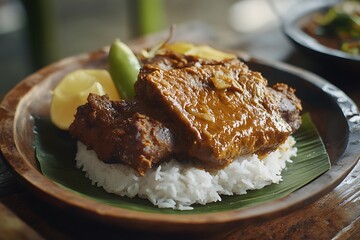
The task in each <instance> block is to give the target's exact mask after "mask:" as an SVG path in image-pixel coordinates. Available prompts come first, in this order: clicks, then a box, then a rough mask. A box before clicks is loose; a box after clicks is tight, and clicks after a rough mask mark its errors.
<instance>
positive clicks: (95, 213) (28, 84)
mask: <svg viewBox="0 0 360 240" xmlns="http://www.w3.org/2000/svg"><path fill="white" fill-rule="evenodd" d="M106 61H107V51H106V50H99V51H97V52H93V53H90V54H84V55H80V56H75V57H71V58H68V59H64V60H62V61H60V62H57V63H55V64H53V65H50V66H48V67H46V68H44V69H42V70H40V71H38V72H36V73H34V74H33V75H31V76H29V77H28V78H26V79H25V80H23V81H22V82H21V83H20V84H18V85H17V86H16V87H15V88H14V89H12V90H11V91H10V92H9V93H8V94H7V95H6V97H5V98H4V100H3V102H2V103H1V108H0V131H1V137H0V146H1V151H2V153H3V155H4V157H5V158H6V160H7V163H8V166H9V168H10V169H11V170H13V172H14V174H15V175H16V176H17V177H18V178H19V180H20V181H22V182H23V183H24V184H25V185H26V186H27V187H28V188H29V189H30V190H32V191H33V192H34V193H35V194H36V195H38V196H39V197H41V198H43V199H44V200H46V201H48V202H51V203H52V204H54V205H56V206H58V207H60V208H61V209H66V210H69V214H81V215H83V216H85V217H90V218H93V219H98V220H100V221H103V222H106V223H109V224H115V225H120V226H125V227H128V228H133V229H145V230H146V229H154V228H155V227H156V229H157V230H158V231H169V232H172V231H185V232H200V231H206V232H215V231H220V230H225V229H227V228H230V227H233V226H235V225H239V224H248V223H251V222H254V221H259V220H264V219H269V218H274V217H277V216H280V215H283V214H285V213H288V212H289V211H292V210H294V209H297V208H300V207H303V206H304V205H306V204H308V203H310V202H311V201H314V200H315V199H318V198H319V197H320V196H322V195H324V194H326V193H327V192H329V191H330V190H331V189H333V188H334V187H335V186H336V185H337V184H338V183H339V182H340V181H341V180H342V179H343V178H344V177H345V176H346V175H347V174H348V173H349V172H350V170H351V169H352V167H353V166H354V165H355V164H356V162H357V161H358V159H359V153H360V148H359V144H360V143H359V136H360V115H359V112H358V110H357V108H356V106H355V104H354V103H353V102H352V101H351V100H350V99H349V98H348V97H347V96H346V95H345V94H344V93H343V92H342V91H340V90H339V89H338V88H336V87H335V86H333V85H332V84H330V83H328V82H326V81H325V80H323V79H320V78H319V77H317V76H315V75H313V74H310V73H308V72H306V71H303V70H301V69H297V68H294V67H291V66H288V65H285V64H279V63H267V62H263V61H259V60H254V59H249V60H248V61H247V63H248V65H250V67H251V68H253V69H255V70H258V71H261V72H262V73H263V75H264V76H265V77H266V78H268V80H269V81H270V80H271V79H274V80H275V79H276V81H281V82H285V83H288V84H290V85H291V86H294V87H295V88H296V89H297V94H298V95H299V97H300V98H301V99H302V100H303V104H304V107H305V109H306V111H309V112H310V113H311V115H312V118H313V119H314V121H315V124H316V126H317V128H318V130H319V132H320V135H321V136H322V138H323V140H324V142H325V144H326V148H327V151H328V154H329V156H330V159H331V163H332V169H331V170H329V171H328V172H326V173H325V174H323V175H322V176H320V177H319V178H317V179H316V180H314V181H313V182H311V183H310V184H308V185H306V186H305V187H303V188H301V189H299V190H297V191H295V192H294V193H292V194H290V195H289V196H287V197H285V198H282V199H279V200H276V201H271V202H267V203H264V204H261V205H257V206H254V207H248V208H244V209H236V210H231V211H224V212H221V211H220V212H216V213H204V214H182V215H176V214H159V213H147V212H139V211H134V210H127V209H121V208H115V207H112V206H109V205H105V204H101V203H98V202H95V201H92V200H89V199H86V198H84V197H81V196H80V195H78V194H74V193H73V192H71V191H68V190H66V189H64V188H62V187H60V186H59V185H57V184H56V183H54V182H52V181H51V180H49V179H48V178H47V177H45V176H44V175H42V174H41V172H40V170H39V166H38V163H37V161H36V158H35V154H34V133H33V123H34V122H33V116H34V115H37V116H44V117H46V116H49V105H50V100H51V90H52V89H53V88H54V86H55V85H56V84H57V83H58V82H59V81H60V80H61V78H62V77H64V76H65V75H66V74H67V73H69V72H71V71H73V70H75V69H78V68H103V67H104V66H106ZM159 226H160V227H159Z"/></svg>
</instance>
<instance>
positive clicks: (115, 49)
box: [109, 39, 140, 99]
mask: <svg viewBox="0 0 360 240" xmlns="http://www.w3.org/2000/svg"><path fill="white" fill-rule="evenodd" d="M139 71H140V63H139V61H138V59H137V57H136V56H135V54H134V53H133V52H132V51H131V49H130V48H129V47H128V46H127V45H126V44H125V43H123V42H121V41H120V40H119V39H116V40H115V41H114V42H113V44H112V45H111V48H110V52H109V72H110V75H111V78H112V79H113V81H114V83H115V86H116V88H117V90H118V92H119V94H120V97H121V98H122V99H129V98H132V97H134V95H135V90H134V84H135V82H136V80H137V76H138V74H139Z"/></svg>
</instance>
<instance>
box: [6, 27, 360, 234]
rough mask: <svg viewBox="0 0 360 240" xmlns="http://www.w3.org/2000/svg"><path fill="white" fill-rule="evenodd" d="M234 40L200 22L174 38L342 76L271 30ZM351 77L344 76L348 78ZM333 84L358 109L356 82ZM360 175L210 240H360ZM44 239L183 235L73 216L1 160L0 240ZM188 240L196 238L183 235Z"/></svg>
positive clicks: (148, 41) (324, 74)
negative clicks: (40, 195) (312, 199)
mask: <svg viewBox="0 0 360 240" xmlns="http://www.w3.org/2000/svg"><path fill="white" fill-rule="evenodd" d="M269 31H270V30H269ZM161 36H164V33H162V34H160V35H158V34H157V35H152V36H149V37H146V38H142V39H138V40H135V41H133V42H132V43H131V46H132V47H134V48H141V47H142V46H145V45H149V44H153V43H154V42H157V41H158V39H159V37H160V38H161ZM236 37H238V35H236V34H234V35H233V36H232V38H233V39H231V40H229V39H228V38H227V39H223V37H221V36H220V34H217V33H216V32H214V31H213V29H211V28H209V27H208V26H206V25H203V24H201V23H195V24H188V25H185V26H182V27H180V28H179V29H178V30H177V34H176V36H175V38H178V39H182V40H189V41H193V42H201V43H208V44H214V45H216V46H219V47H223V48H231V49H234V50H242V51H245V52H248V53H250V54H253V55H255V56H257V57H258V58H266V59H273V60H277V61H284V62H288V63H291V64H293V65H297V66H300V67H302V68H305V69H308V70H310V71H313V72H315V73H317V74H319V75H320V76H322V77H324V78H325V79H327V80H329V81H332V82H336V81H337V79H338V77H339V76H341V77H342V78H343V73H337V72H332V71H328V70H324V68H322V67H321V66H320V65H316V64H313V63H310V62H309V61H308V60H307V58H306V56H303V55H301V53H299V52H297V51H296V50H295V49H294V48H293V47H292V46H291V45H290V43H289V42H288V41H287V40H286V39H285V38H284V37H283V35H282V34H281V32H280V31H279V30H278V29H272V30H271V34H269V35H268V37H267V39H262V38H258V37H256V36H254V38H253V39H252V40H247V41H245V42H241V43H239V42H240V41H236ZM220 43H226V44H225V45H224V44H220ZM351 77H352V76H346V78H351ZM353 80H354V81H355V80H356V79H353ZM337 82H338V81H337ZM337 85H338V86H339V87H340V88H342V89H343V90H344V91H345V92H346V93H347V94H348V95H349V96H350V97H352V98H353V99H354V101H355V102H356V103H357V104H358V105H360V84H357V85H356V84H353V83H352V84H337ZM359 173H360V163H358V164H357V165H356V166H355V168H354V169H353V170H352V172H351V173H350V174H349V175H348V176H347V177H346V178H345V179H344V180H343V181H342V182H341V183H340V184H339V185H338V186H337V187H336V188H335V189H334V190H333V191H331V192H330V193H329V194H327V195H325V196H324V197H322V198H320V199H318V200H317V201H315V202H313V203H311V204H309V205H307V206H306V207H304V208H302V209H298V210H296V211H294V212H292V213H290V214H288V215H285V216H282V217H279V218H276V219H273V220H271V221H267V222H259V223H256V224H253V225H250V226H242V227H241V228H237V229H234V230H232V231H231V232H224V233H220V234H219V235H216V236H212V237H211V238H212V239H228V240H230V239H360V178H359ZM145 234H146V235H145ZM144 236H147V237H144ZM43 238H45V239H95V238H99V239H100V238H101V239H105V238H107V239H144V238H145V239H162V238H164V239H165V238H171V239H183V238H184V236H166V235H162V234H158V233H143V232H132V231H129V230H127V229H122V228H119V227H114V226H109V225H104V224H102V223H99V222H96V221H93V220H89V219H85V218H83V217H81V216H76V215H71V214H69V213H68V212H65V213H64V212H61V211H60V210H59V209H57V208H55V207H53V206H51V205H49V204H48V203H46V202H44V201H42V200H40V199H38V198H37V197H36V196H34V195H33V194H32V193H31V192H29V191H28V190H27V189H25V188H24V187H22V186H21V185H20V184H19V182H18V181H17V180H16V179H15V177H14V176H13V175H12V174H11V173H10V172H9V171H8V170H7V169H6V167H5V166H4V164H3V161H2V160H0V239H43ZM186 238H188V239H191V238H195V237H194V236H186ZM196 238H200V239H201V238H202V237H201V236H197V237H196ZM206 239H208V237H207V238H206Z"/></svg>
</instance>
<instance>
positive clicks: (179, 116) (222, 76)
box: [136, 62, 301, 168]
mask: <svg viewBox="0 0 360 240" xmlns="http://www.w3.org/2000/svg"><path fill="white" fill-rule="evenodd" d="M140 84H143V85H145V86H139V85H140ZM136 90H137V92H136V94H137V96H141V97H142V98H144V97H145V98H147V99H148V100H150V99H151V100H152V101H153V102H156V104H159V105H160V106H161V108H162V109H163V110H164V111H166V112H167V113H168V114H169V116H171V118H172V120H173V121H174V122H175V123H176V125H177V126H178V128H179V129H180V130H179V129H178V130H177V131H178V132H179V131H180V132H181V134H179V135H181V136H182V137H184V139H183V141H182V142H184V143H185V147H184V149H186V150H187V154H188V155H189V156H191V157H194V158H196V159H198V160H199V161H200V162H202V163H203V164H204V165H205V166H207V167H210V168H222V167H224V166H226V165H227V164H229V163H230V162H231V161H232V160H234V158H235V157H237V156H240V155H244V154H250V153H258V154H266V153H268V152H269V151H272V150H275V149H276V148H277V147H278V146H279V145H280V144H282V143H283V142H284V141H285V140H286V138H287V137H288V136H289V135H290V134H291V133H292V132H293V131H294V130H295V129H297V128H298V127H299V126H298V124H297V123H292V122H299V121H300V117H299V112H300V109H301V105H300V104H299V100H297V98H296V97H295V95H294V94H293V92H291V91H286V90H287V88H286V90H285V87H284V89H283V90H282V89H280V88H278V89H270V88H269V87H267V81H266V79H264V78H263V77H262V76H261V74H260V73H257V72H252V71H250V70H249V69H248V67H247V66H246V65H245V64H243V63H240V62H238V63H237V62H234V63H230V64H225V65H224V64H218V65H202V66H201V67H198V66H189V67H185V68H180V69H170V70H163V69H158V70H156V71H152V72H151V73H149V74H147V75H145V76H144V79H139V80H138V83H137V88H136ZM284 99H286V100H284ZM282 105H285V106H282ZM288 105H290V106H288ZM290 111H292V112H291V113H290ZM287 115H289V116H290V115H292V118H290V117H288V118H286V116H287ZM287 120H288V121H289V122H287Z"/></svg>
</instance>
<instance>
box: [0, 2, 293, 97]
mask: <svg viewBox="0 0 360 240" xmlns="http://www.w3.org/2000/svg"><path fill="white" fill-rule="evenodd" d="M294 2H296V0H222V1H218V0H102V1H100V0H77V1H72V0H0V73H1V75H0V76H1V81H0V96H3V95H4V94H5V93H6V92H7V91H8V90H9V89H11V88H12V87H13V86H14V85H15V84H16V83H18V82H19V81H20V80H22V79H23V78H24V77H25V76H27V75H29V74H30V73H32V72H34V71H36V70H37V69H39V68H41V67H43V66H45V65H47V64H49V63H51V62H54V61H57V60H59V59H62V58H64V57H68V56H72V55H76V54H80V53H84V52H89V51H93V50H97V49H99V48H101V47H103V46H106V45H109V44H110V43H111V42H112V41H113V40H114V39H115V38H120V39H122V40H123V41H125V42H128V41H130V40H131V39H134V38H137V37H139V36H143V35H146V34H149V33H152V32H156V31H159V30H165V29H168V28H169V27H170V26H171V25H172V24H186V23H189V22H201V23H202V24H205V25H206V26H208V27H209V28H211V29H213V31H214V32H216V33H217V36H220V37H221V38H222V39H221V41H219V42H221V43H222V45H223V46H220V47H226V48H239V47H244V48H246V49H247V50H248V51H250V54H252V55H255V56H256V55H261V56H262V57H264V56H265V57H266V51H267V49H269V47H270V49H271V47H272V44H274V41H273V42H272V43H269V42H267V38H266V37H263V38H262V40H261V41H260V42H262V43H263V45H260V46H259V45H257V46H254V47H252V46H251V41H249V40H248V39H251V37H254V36H256V34H257V32H262V34H263V33H264V32H265V33H266V31H268V34H271V33H272V31H274V26H275V30H276V31H280V30H279V29H280V28H278V16H277V14H281V13H282V12H283V11H286V9H287V8H288V7H290V6H292V4H294ZM271 26H272V27H271ZM263 36H264V35H263ZM265 36H266V35H265ZM280 36H281V34H280ZM283 42H284V39H282V42H281V41H280V42H278V41H275V43H276V44H282V47H289V46H288V45H287V42H286V44H285V45H284V44H283Z"/></svg>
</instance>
